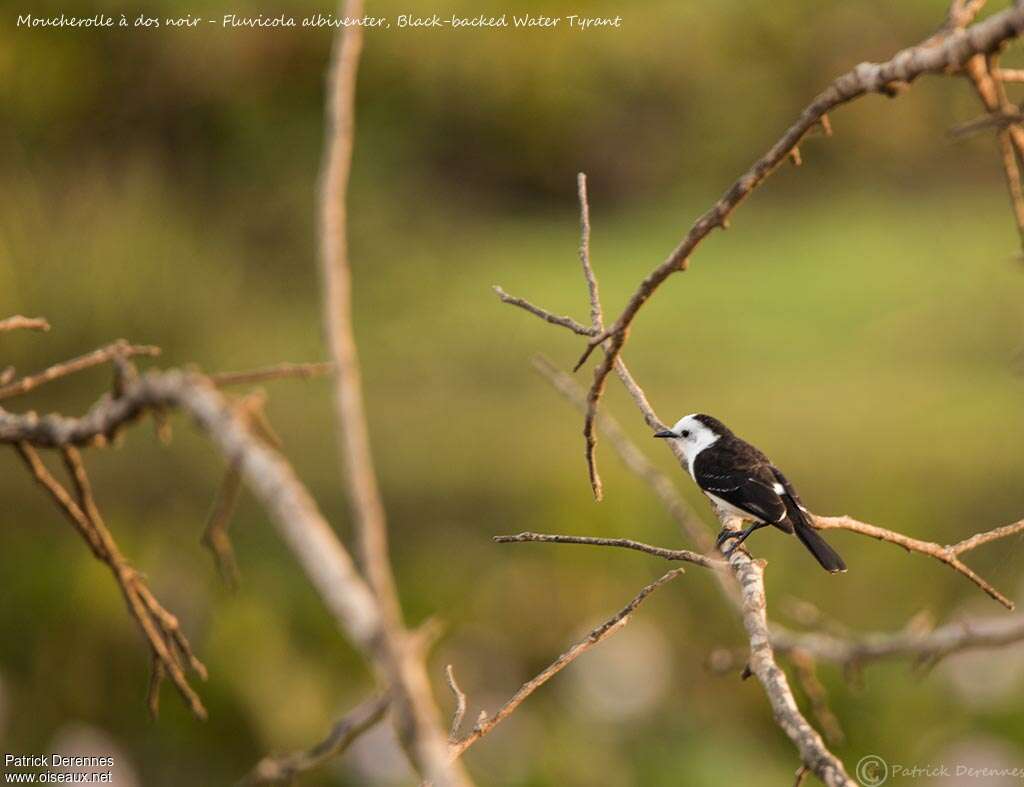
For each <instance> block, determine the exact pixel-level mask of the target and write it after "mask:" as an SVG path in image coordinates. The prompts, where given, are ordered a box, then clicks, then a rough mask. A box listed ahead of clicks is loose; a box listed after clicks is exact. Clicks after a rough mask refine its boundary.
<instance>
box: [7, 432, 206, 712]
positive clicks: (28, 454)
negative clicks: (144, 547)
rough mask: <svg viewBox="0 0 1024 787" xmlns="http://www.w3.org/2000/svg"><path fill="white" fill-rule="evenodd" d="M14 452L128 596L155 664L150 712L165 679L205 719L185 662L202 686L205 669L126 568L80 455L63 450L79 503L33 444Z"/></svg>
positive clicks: (143, 585)
mask: <svg viewBox="0 0 1024 787" xmlns="http://www.w3.org/2000/svg"><path fill="white" fill-rule="evenodd" d="M15 448H16V450H17V451H18V455H19V456H20V457H21V459H22V461H23V462H24V463H25V466H26V467H27V468H28V470H29V472H30V473H31V474H32V477H33V478H34V479H35V480H36V481H37V482H38V483H39V485H40V486H42V487H43V489H45V490H46V491H47V493H49V495H50V497H51V498H52V499H53V501H54V502H55V503H56V504H57V507H58V508H60V510H61V511H62V512H63V513H64V514H65V516H67V518H68V519H69V520H70V521H71V523H72V525H74V527H75V529H76V530H77V531H78V532H79V534H80V535H81V536H82V538H83V539H85V541H86V543H88V545H89V548H90V549H91V550H92V552H93V555H95V556H96V558H97V559H99V560H101V561H102V562H104V563H105V564H106V565H107V567H108V568H109V569H110V571H111V573H112V574H113V575H114V579H115V580H116V582H117V584H118V586H119V587H120V589H121V593H122V594H123V595H124V598H125V602H126V603H127V605H128V610H129V612H130V613H131V614H132V617H134V618H135V621H136V623H138V625H139V628H140V629H142V633H143V635H144V636H145V638H146V640H147V642H148V644H149V647H150V650H151V652H152V658H153V683H152V685H151V686H150V690H149V697H150V699H149V705H150V710H151V712H152V713H153V714H154V715H155V713H156V710H157V708H158V700H157V697H158V691H159V684H160V682H161V681H162V680H163V678H164V677H170V679H171V682H172V683H173V684H174V686H175V688H177V690H178V693H179V694H181V696H182V699H183V700H184V701H185V704H186V705H188V707H189V709H190V710H191V711H192V713H193V714H194V715H195V716H196V717H197V718H200V719H205V718H206V708H205V707H203V703H202V700H200V699H199V695H198V694H196V692H195V690H193V688H192V686H191V685H190V684H189V682H188V678H186V677H185V672H184V668H183V664H182V659H184V660H185V661H186V662H187V663H188V665H189V667H190V668H191V669H192V670H193V671H195V672H196V673H197V674H198V675H199V676H200V677H201V678H202V679H204V680H205V679H206V667H205V666H204V665H203V664H202V662H200V661H199V659H197V658H196V656H195V655H194V653H193V652H192V648H191V646H190V645H189V642H188V640H187V639H186V638H185V635H184V634H183V633H182V632H181V629H180V628H179V626H178V621H177V619H176V618H175V617H174V616H173V615H172V614H171V613H169V612H167V610H165V609H164V608H163V607H162V606H161V605H160V603H159V602H158V601H157V600H156V598H155V597H154V596H153V594H152V592H151V591H150V590H149V587H148V586H147V585H146V582H145V580H144V579H143V578H142V576H141V575H140V574H139V573H138V572H137V571H136V570H135V569H133V568H132V567H131V566H130V565H128V562H127V561H126V560H125V559H124V557H123V556H122V555H121V552H120V550H119V549H118V546H117V543H116V542H115V541H114V538H113V536H112V535H111V534H110V531H109V530H107V528H106V525H105V524H104V522H103V519H102V517H101V516H100V513H99V509H98V508H97V506H96V502H95V498H94V497H93V493H92V488H91V486H90V484H89V479H88V476H87V475H86V472H85V467H84V465H83V464H82V460H81V457H80V456H79V454H78V450H77V449H76V448H74V447H73V446H65V447H64V448H63V450H62V453H63V456H64V462H65V465H66V466H67V469H68V474H69V475H70V476H71V479H72V481H73V483H74V486H75V491H76V495H77V497H78V500H77V501H76V500H75V499H73V498H72V496H71V495H70V494H69V493H68V492H67V490H66V489H65V488H64V487H63V486H62V485H61V484H60V482H59V481H57V479H55V478H54V477H53V475H52V474H51V473H50V471H49V470H47V469H46V466H45V465H44V464H43V462H42V460H41V459H40V458H39V454H38V453H36V450H35V449H34V448H33V447H32V446H31V445H30V444H29V443H27V442H19V443H16V444H15Z"/></svg>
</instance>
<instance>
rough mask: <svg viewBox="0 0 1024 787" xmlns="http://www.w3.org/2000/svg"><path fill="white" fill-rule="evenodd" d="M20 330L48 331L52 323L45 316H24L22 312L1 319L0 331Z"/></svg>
mask: <svg viewBox="0 0 1024 787" xmlns="http://www.w3.org/2000/svg"><path fill="white" fill-rule="evenodd" d="M20 330H30V331H48V330H50V323H48V322H47V321H46V318H45V317H24V316H22V315H20V314H15V315H14V316H13V317H7V318H5V319H3V320H0V333H6V332H7V331H20Z"/></svg>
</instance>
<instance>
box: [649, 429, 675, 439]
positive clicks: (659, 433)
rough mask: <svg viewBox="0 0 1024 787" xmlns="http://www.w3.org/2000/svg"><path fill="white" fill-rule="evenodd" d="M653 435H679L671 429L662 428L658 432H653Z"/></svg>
mask: <svg viewBox="0 0 1024 787" xmlns="http://www.w3.org/2000/svg"><path fill="white" fill-rule="evenodd" d="M654 436H655V437H679V435H677V434H676V433H675V432H673V431H672V430H671V429H662V430H661V431H660V432H655V433H654Z"/></svg>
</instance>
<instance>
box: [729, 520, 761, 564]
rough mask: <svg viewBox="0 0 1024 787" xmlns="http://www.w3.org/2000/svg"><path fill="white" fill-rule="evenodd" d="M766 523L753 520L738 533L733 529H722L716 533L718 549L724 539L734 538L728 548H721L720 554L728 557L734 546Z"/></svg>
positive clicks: (733, 550) (734, 549)
mask: <svg viewBox="0 0 1024 787" xmlns="http://www.w3.org/2000/svg"><path fill="white" fill-rule="evenodd" d="M766 524H767V523H765V522H754V523H753V524H752V525H750V526H749V527H747V528H744V529H743V530H741V531H739V532H738V533H737V532H736V531H735V530H723V531H722V532H721V533H719V534H718V547H719V549H721V545H722V544H723V543H724V542H725V541H727V540H728V539H730V538H734V539H735V541H734V542H733V544H732V546H730V547H729V548H728V549H723V550H722V554H723V555H724V556H725V557H729V555H731V554H732V553H733V552H735V551H736V548H737V547H738V546H739V545H740V544H742V543H743V542H744V541H746V540H747V537H748V536H749V535H750V534H751V533H753V532H754V531H755V530H758V529H760V528H762V527H764V526H765V525H766Z"/></svg>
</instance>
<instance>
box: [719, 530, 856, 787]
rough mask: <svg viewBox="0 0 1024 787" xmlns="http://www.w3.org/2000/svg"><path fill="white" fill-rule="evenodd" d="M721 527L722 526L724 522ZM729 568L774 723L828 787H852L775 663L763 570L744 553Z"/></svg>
mask: <svg viewBox="0 0 1024 787" xmlns="http://www.w3.org/2000/svg"><path fill="white" fill-rule="evenodd" d="M722 524H723V527H724V526H725V522H724V521H723V523H722ZM729 565H730V566H731V567H732V570H733V573H734V574H735V575H736V578H737V579H738V580H739V582H740V588H741V590H742V595H743V625H744V627H745V628H746V630H747V637H748V639H749V640H750V662H749V664H750V671H751V672H752V673H753V674H754V675H755V676H756V677H757V679H758V681H759V682H760V683H761V685H762V686H763V687H764V691H765V694H767V695H768V701H769V703H770V704H771V706H772V713H773V715H774V716H775V721H776V723H777V724H778V725H779V727H781V728H782V730H783V732H785V733H786V735H787V736H789V739H790V740H791V741H792V742H793V744H794V745H795V746H796V748H797V750H798V751H799V752H800V759H801V761H802V762H803V764H804V765H806V766H807V767H808V768H809V769H810V770H811V771H812V772H813V773H814V775H815V776H817V777H818V778H819V779H821V781H822V782H824V783H825V784H826V785H829V787H835V786H837V785H839V786H841V787H854V785H855V784H856V782H854V781H853V780H852V779H851V778H850V777H849V775H848V774H847V773H846V769H845V768H844V767H843V763H842V762H841V761H840V760H839V758H837V757H836V756H835V755H834V754H832V752H830V751H829V750H828V747H826V745H825V742H824V741H823V740H822V739H821V736H820V735H819V734H818V733H817V732H816V731H815V730H814V728H813V727H811V725H810V724H808V723H807V720H806V719H805V718H804V717H803V715H802V714H801V713H800V709H799V708H798V707H797V704H796V700H795V699H794V697H793V691H792V689H791V688H790V687H789V681H788V680H787V679H786V673H785V672H783V671H782V669H781V668H780V667H779V665H778V664H777V663H776V661H775V655H774V653H773V651H772V643H771V638H770V637H769V634H768V620H767V616H766V614H765V593H764V568H763V564H762V563H760V562H759V561H754V560H752V559H751V558H750V556H749V555H748V554H747V553H746V551H745V550H743V549H736V550H735V551H733V553H732V554H731V555H730V556H729Z"/></svg>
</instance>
